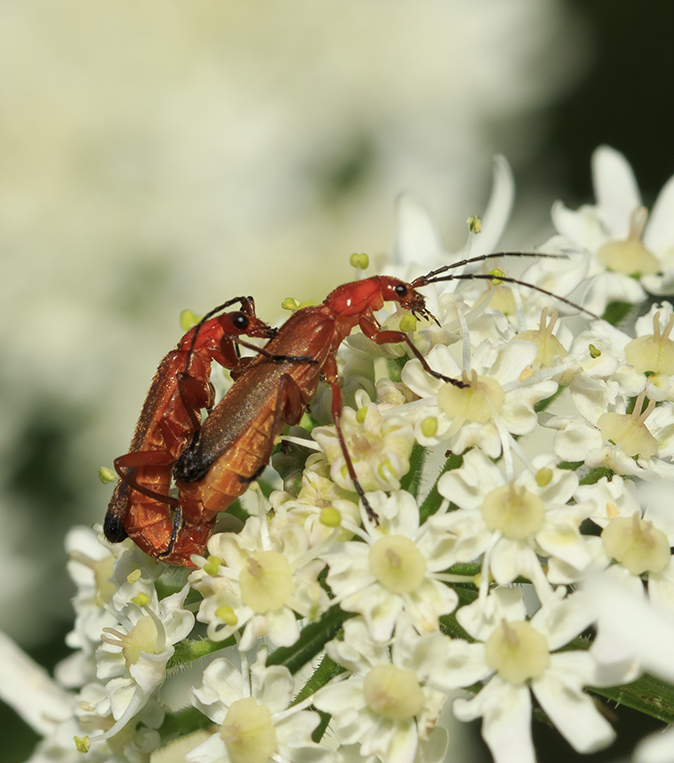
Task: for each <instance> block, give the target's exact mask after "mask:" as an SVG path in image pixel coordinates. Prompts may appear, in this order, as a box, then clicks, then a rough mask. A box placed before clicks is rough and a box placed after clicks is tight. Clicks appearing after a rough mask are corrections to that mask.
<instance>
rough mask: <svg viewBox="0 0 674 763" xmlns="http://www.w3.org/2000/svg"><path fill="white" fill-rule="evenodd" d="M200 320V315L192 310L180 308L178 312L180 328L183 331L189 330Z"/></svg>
mask: <svg viewBox="0 0 674 763" xmlns="http://www.w3.org/2000/svg"><path fill="white" fill-rule="evenodd" d="M200 320H201V316H199V315H197V314H196V313H195V312H194V311H192V310H182V311H181V312H180V328H181V329H182V330H183V331H189V330H190V329H191V328H192V326H196V324H197V323H199V321H200Z"/></svg>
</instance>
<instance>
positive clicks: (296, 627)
mask: <svg viewBox="0 0 674 763" xmlns="http://www.w3.org/2000/svg"><path fill="white" fill-rule="evenodd" d="M208 550H209V552H210V556H209V558H208V560H206V559H199V558H198V557H195V559H196V560H197V563H198V564H199V567H200V569H199V570H196V571H195V572H193V573H192V574H191V575H190V584H191V585H192V587H193V588H195V589H196V590H198V591H200V592H201V594H202V595H203V597H204V600H203V601H202V603H201V606H200V608H199V614H198V615H197V619H198V620H199V621H201V622H205V623H208V630H207V632H208V637H209V638H211V639H214V640H216V641H221V640H223V639H225V638H228V637H229V636H231V635H232V634H233V633H235V632H237V631H238V630H240V629H241V628H243V629H244V630H243V634H242V635H241V641H240V642H239V649H241V650H246V649H249V648H250V647H251V646H252V645H253V644H254V642H255V641H256V640H257V639H258V638H261V637H263V636H268V637H269V640H270V641H271V642H272V643H273V644H275V645H277V646H289V645H291V644H294V643H295V641H297V639H298V637H299V633H300V624H299V623H298V621H297V619H296V617H295V613H297V614H299V615H300V616H301V617H305V618H309V619H315V618H317V617H318V616H319V615H320V614H321V613H322V612H324V611H325V610H326V609H327V608H328V606H329V600H328V597H327V594H326V593H325V591H324V590H323V589H322V587H321V585H320V583H319V582H318V575H319V573H320V572H321V570H322V569H323V567H324V566H325V565H324V562H321V561H319V560H318V559H316V554H317V551H316V550H312V548H311V547H310V545H309V539H308V537H307V533H306V531H305V530H304V528H303V527H301V526H300V525H298V524H294V523H289V522H287V521H285V520H280V521H279V522H278V523H276V522H274V521H272V523H271V525H270V526H269V525H267V519H266V517H264V518H263V519H260V518H258V517H251V518H250V519H248V521H247V522H246V524H245V526H244V528H243V530H241V532H240V533H238V534H234V533H218V534H216V535H213V536H211V538H210V539H209V541H208Z"/></svg>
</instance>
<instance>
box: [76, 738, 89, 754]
mask: <svg viewBox="0 0 674 763" xmlns="http://www.w3.org/2000/svg"><path fill="white" fill-rule="evenodd" d="M73 740H74V742H75V749H76V750H77V752H89V750H90V749H91V739H89V737H88V736H83V737H73Z"/></svg>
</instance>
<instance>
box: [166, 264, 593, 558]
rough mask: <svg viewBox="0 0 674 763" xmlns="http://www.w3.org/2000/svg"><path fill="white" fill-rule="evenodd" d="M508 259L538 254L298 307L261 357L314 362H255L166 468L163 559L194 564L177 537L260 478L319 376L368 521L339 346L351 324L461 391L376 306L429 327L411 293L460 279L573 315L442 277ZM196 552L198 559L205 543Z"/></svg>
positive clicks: (355, 286)
mask: <svg viewBox="0 0 674 763" xmlns="http://www.w3.org/2000/svg"><path fill="white" fill-rule="evenodd" d="M508 255H510V256H526V257H538V256H541V255H536V254H529V253H519V252H518V253H507V254H503V253H501V254H491V255H481V256H479V257H475V258H472V259H468V260H463V261H462V262H458V263H455V264H453V265H448V266H445V267H442V268H438V269H436V270H433V271H432V272H430V273H428V274H427V275H425V276H420V277H419V278H416V279H415V280H413V281H412V282H410V283H406V282H404V281H402V280H401V279H399V278H394V277H392V276H373V277H371V278H365V279H363V280H360V281H354V282H351V283H347V284H343V285H342V286H339V287H338V288H337V289H335V290H334V291H332V292H331V293H330V294H329V295H328V296H327V297H326V299H325V301H324V302H323V303H322V304H320V305H317V306H310V307H302V308H299V309H298V310H297V311H296V312H294V313H293V314H292V315H291V316H290V318H288V320H287V321H286V323H285V324H283V326H281V328H280V329H279V333H278V336H277V337H275V338H274V339H272V340H270V342H269V343H268V344H267V346H266V349H267V352H268V353H269V354H271V355H272V356H288V357H295V358H297V357H298V356H307V357H309V358H312V359H313V361H314V363H313V364H301V363H294V364H290V363H288V362H286V361H276V360H273V359H270V358H269V357H268V356H265V357H259V358H256V359H254V360H253V361H252V363H251V364H250V367H249V369H248V370H247V371H246V374H245V377H244V378H243V379H241V380H239V381H237V382H236V383H235V384H234V386H233V387H232V388H231V389H230V390H229V392H228V393H227V394H226V395H225V397H224V398H223V399H222V400H221V401H220V403H218V405H217V406H216V407H215V408H214V409H213V411H212V412H211V414H210V415H209V416H208V418H207V419H206V420H205V421H204V423H203V426H202V427H201V429H199V430H198V431H196V432H195V435H194V437H193V440H192V443H191V444H190V445H188V446H187V447H186V448H185V450H184V451H183V452H182V453H181V454H180V456H179V458H178V459H177V461H176V464H175V468H174V476H175V478H176V486H177V487H178V490H179V496H180V510H181V513H182V522H183V526H182V527H181V528H180V529H179V530H178V531H177V534H176V543H175V545H174V546H173V548H172V550H171V553H170V554H168V555H167V556H164V557H163V560H164V561H167V562H170V563H174V564H182V565H185V566H193V563H192V562H191V560H190V559H189V558H187V557H185V556H184V555H181V552H180V551H179V546H180V547H182V546H183V544H182V542H180V543H179V541H180V539H181V535H182V534H183V533H185V534H191V533H194V534H195V535H198V536H199V537H207V530H206V528H210V527H212V526H213V518H214V516H215V514H216V513H217V512H218V511H223V510H225V509H226V508H227V507H228V506H230V505H231V504H232V502H233V501H234V500H235V499H236V498H237V497H238V496H240V495H241V494H243V493H244V492H245V490H246V489H247V487H248V485H249V484H250V482H252V481H253V480H254V479H256V478H257V477H258V476H259V475H260V474H261V472H262V471H263V470H264V467H265V466H266V464H267V462H268V461H269V458H270V456H271V451H272V449H273V446H274V440H275V438H276V436H277V435H278V434H279V433H280V432H281V430H282V429H283V427H284V426H285V424H290V425H293V424H296V423H298V422H299V420H300V418H301V417H302V414H303V413H304V411H305V410H306V408H307V406H308V405H309V403H310V401H311V399H312V398H313V397H314V395H315V394H316V391H317V388H318V383H319V380H320V378H324V379H325V381H327V383H328V384H329V385H330V388H331V390H332V408H331V410H332V416H333V419H334V422H335V427H336V430H337V436H338V439H339V443H340V446H341V448H342V452H343V453H344V457H345V461H346V466H347V470H348V473H349V477H350V478H351V480H352V482H353V484H354V487H355V490H356V492H357V493H358V495H359V497H360V499H361V500H362V501H363V504H364V506H365V508H366V510H368V512H369V513H372V512H371V509H370V507H369V504H368V502H367V499H366V497H365V493H364V491H363V489H362V487H361V486H360V484H359V482H358V479H357V476H356V472H355V469H354V466H353V462H352V459H351V457H350V456H349V452H348V449H347V446H346V442H345V439H344V435H343V433H342V428H341V423H340V421H341V412H342V392H341V387H340V386H339V378H338V369H337V350H338V349H339V346H340V344H341V343H342V341H343V340H344V339H345V338H346V337H347V336H348V335H349V334H350V333H351V331H352V330H353V329H354V328H355V327H356V326H359V327H360V329H361V330H362V331H363V333H364V334H365V335H366V336H367V337H369V338H370V339H371V340H373V341H374V342H376V343H377V344H388V343H400V342H404V343H405V344H406V345H407V346H408V347H409V349H410V351H411V352H412V354H413V355H414V356H415V357H416V358H417V359H418V360H419V361H420V362H421V364H422V366H423V368H424V370H425V371H426V372H427V373H429V374H431V375H432V376H434V377H435V378H438V379H441V380H443V381H445V382H448V383H451V384H454V385H456V386H459V387H464V386H466V384H465V382H463V381H461V380H459V379H453V378H450V377H446V376H444V375H442V374H440V373H439V372H437V371H434V370H433V369H432V368H430V367H429V365H428V363H427V362H426V360H425V358H424V357H423V355H422V354H421V353H420V352H419V350H418V349H417V348H416V347H415V346H414V344H413V343H412V341H411V340H410V338H409V337H408V335H407V334H406V333H404V332H402V331H395V330H385V329H382V327H381V325H380V324H379V322H378V320H377V318H376V317H375V312H376V311H378V310H380V309H381V308H382V307H383V306H384V303H385V302H388V301H391V302H396V303H398V304H399V305H400V306H401V307H402V308H404V309H406V310H409V311H410V312H411V313H412V315H414V316H415V317H417V318H427V319H429V320H435V322H436V323H437V322H438V321H437V319H436V318H435V317H434V316H433V315H432V314H431V313H430V312H429V311H428V309H427V308H426V301H425V298H424V297H423V295H422V294H420V293H419V292H418V291H417V289H418V288H420V287H423V286H427V285H429V284H432V283H437V282H440V281H449V280H462V279H465V280H475V279H478V280H480V279H482V280H488V281H491V282H494V281H498V282H503V283H510V284H519V285H522V286H526V287H529V288H532V289H534V290H536V291H539V292H541V293H543V294H546V295H548V296H551V297H555V298H556V299H559V300H560V301H562V302H565V303H566V304H569V305H572V306H573V307H575V308H577V307H578V306H577V305H574V304H573V303H572V302H570V301H569V300H566V299H564V298H563V297H556V296H555V295H554V294H552V293H551V292H548V291H546V290H545V289H542V288H540V287H538V286H534V285H532V284H527V283H524V282H522V281H519V280H517V279H515V278H509V277H507V276H505V275H503V274H501V273H500V271H499V272H498V273H497V274H476V275H473V274H450V275H446V276H443V275H442V274H444V273H446V272H447V271H448V270H450V269H451V268H455V267H460V266H463V265H466V264H471V263H474V262H481V261H484V260H487V259H490V258H494V257H499V256H508ZM552 256H555V255H552ZM580 309H581V310H582V308H580ZM200 553H201V554H202V555H203V554H204V553H205V545H204V547H203V548H202V550H201V552H200Z"/></svg>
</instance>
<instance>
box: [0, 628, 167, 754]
mask: <svg viewBox="0 0 674 763" xmlns="http://www.w3.org/2000/svg"><path fill="white" fill-rule="evenodd" d="M0 696H1V697H2V699H3V700H5V701H6V702H7V703H8V704H9V705H10V706H11V707H13V708H14V710H16V712H17V713H18V714H19V715H20V716H21V717H22V718H23V719H24V720H25V721H26V722H27V723H29V724H30V725H31V726H32V727H33V729H34V730H35V731H36V732H37V733H38V734H40V736H41V737H43V739H42V741H41V742H40V743H39V744H38V746H37V747H36V749H35V751H34V752H33V754H32V756H31V757H30V761H31V763H56V762H57V761H58V762H60V763H77V761H79V760H81V756H82V752H80V751H79V750H78V749H77V747H76V741H78V740H79V741H80V743H81V744H83V745H85V746H87V745H89V749H88V758H87V759H88V760H91V761H92V763H109V762H112V761H114V762H115V763H126V762H127V761H129V762H130V763H147V762H148V761H149V758H150V753H151V752H152V750H154V749H155V748H156V747H157V746H158V745H159V742H160V737H159V734H158V733H157V732H156V730H155V729H157V728H158V727H159V726H160V724H161V722H162V720H163V718H164V712H163V710H161V709H160V708H159V707H158V706H157V705H156V704H154V703H153V702H150V703H148V704H147V705H146V706H145V708H143V710H141V711H140V712H139V713H138V714H137V715H136V717H135V718H134V724H129V725H128V726H127V727H126V728H125V729H123V730H122V733H120V734H119V735H117V736H113V737H111V738H105V737H103V736H101V732H105V731H108V730H109V729H111V728H112V727H113V726H114V725H115V719H114V718H113V716H112V714H111V710H110V700H109V698H108V694H107V692H106V690H105V687H104V686H103V685H102V684H98V683H91V684H87V685H86V686H84V687H83V688H82V690H81V691H80V692H79V694H74V693H72V692H68V691H65V690H64V689H63V688H62V687H61V686H60V685H59V683H58V682H57V681H54V680H52V679H51V678H50V677H49V676H48V675H47V672H46V671H45V670H44V668H42V667H40V666H39V665H37V664H35V663H34V662H33V661H32V660H31V659H30V657H28V655H26V654H24V653H23V652H22V651H21V650H20V649H19V648H18V647H17V646H16V645H15V644H14V643H13V642H12V641H11V640H10V639H9V638H7V637H6V636H4V634H2V633H0Z"/></svg>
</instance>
